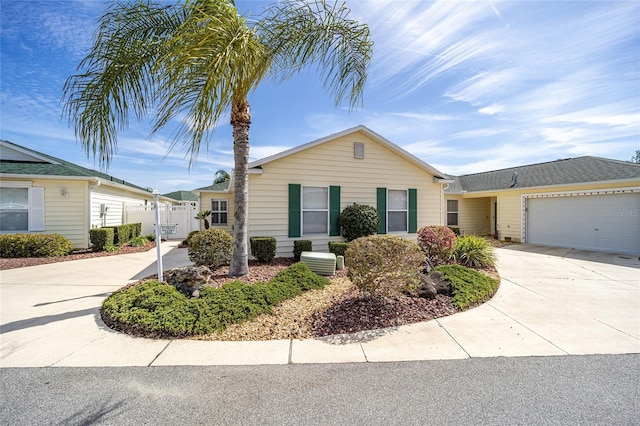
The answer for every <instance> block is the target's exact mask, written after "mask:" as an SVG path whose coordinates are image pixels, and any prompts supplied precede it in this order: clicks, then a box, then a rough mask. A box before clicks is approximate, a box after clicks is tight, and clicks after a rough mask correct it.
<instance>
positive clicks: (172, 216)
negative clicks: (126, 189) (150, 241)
mask: <svg viewBox="0 0 640 426" xmlns="http://www.w3.org/2000/svg"><path fill="white" fill-rule="evenodd" d="M159 207H160V227H161V228H162V238H164V239H167V240H177V239H180V240H183V239H185V238H187V235H189V232H191V231H198V230H199V229H200V221H199V220H198V219H196V218H195V216H196V214H197V213H198V206H196V205H194V204H181V205H171V204H165V203H161V204H160V205H159ZM136 222H140V223H142V235H149V234H155V232H156V231H155V226H156V220H155V211H154V210H153V205H147V206H141V205H126V206H125V222H124V223H136Z"/></svg>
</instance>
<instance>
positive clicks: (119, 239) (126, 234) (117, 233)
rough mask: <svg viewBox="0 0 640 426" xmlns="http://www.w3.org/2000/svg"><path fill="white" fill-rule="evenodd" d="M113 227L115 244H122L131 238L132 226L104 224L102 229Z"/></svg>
mask: <svg viewBox="0 0 640 426" xmlns="http://www.w3.org/2000/svg"><path fill="white" fill-rule="evenodd" d="M106 228H111V229H113V244H115V245H117V246H120V245H122V244H124V243H126V242H127V241H129V240H130V239H131V226H129V225H118V226H103V227H102V228H100V229H106Z"/></svg>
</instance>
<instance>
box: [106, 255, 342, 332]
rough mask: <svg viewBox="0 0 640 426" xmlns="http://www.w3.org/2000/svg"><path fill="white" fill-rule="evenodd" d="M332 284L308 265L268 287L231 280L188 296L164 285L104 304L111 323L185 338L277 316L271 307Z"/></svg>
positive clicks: (151, 284)
mask: <svg viewBox="0 0 640 426" xmlns="http://www.w3.org/2000/svg"><path fill="white" fill-rule="evenodd" d="M329 282H330V281H329V280H328V279H327V278H324V277H321V276H319V275H316V274H314V273H313V272H311V270H310V269H309V267H308V266H307V265H306V264H304V263H300V262H299V263H296V264H294V265H292V266H290V267H289V268H287V269H285V270H283V271H281V272H280V273H279V274H278V275H277V276H276V277H274V278H273V279H272V280H271V281H269V282H268V283H258V284H245V283H243V282H241V281H237V280H236V281H232V282H230V283H227V284H225V285H224V286H222V287H220V288H213V287H203V288H202V289H201V290H200V297H199V298H189V297H187V296H185V295H183V294H182V293H180V292H179V291H178V290H177V289H176V288H175V287H173V286H171V285H167V284H163V283H161V282H159V281H147V282H145V283H143V284H141V285H139V286H135V287H128V288H123V289H121V290H118V291H116V292H115V293H113V294H112V295H110V296H109V297H107V299H105V301H104V302H103V304H102V318H103V319H104V321H105V323H107V324H108V325H110V326H112V327H114V328H116V329H118V330H123V331H128V332H130V333H133V334H136V335H143V336H149V337H154V336H155V337H186V336H194V335H203V334H210V333H213V332H216V331H223V330H224V329H225V328H226V327H227V326H229V325H230V324H234V323H240V322H243V321H246V320H250V319H252V318H255V317H256V316H258V315H260V314H263V313H272V312H273V309H272V307H273V306H275V305H278V304H279V303H281V302H283V301H284V300H286V299H290V298H292V297H295V296H298V295H300V294H302V293H303V292H304V291H307V290H310V289H315V288H322V287H324V286H325V285H327V284H328V283H329Z"/></svg>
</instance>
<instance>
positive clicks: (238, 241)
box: [229, 100, 251, 277]
mask: <svg viewBox="0 0 640 426" xmlns="http://www.w3.org/2000/svg"><path fill="white" fill-rule="evenodd" d="M250 124H251V113H250V112H249V102H247V101H246V100H243V101H242V102H235V103H234V104H233V106H232V107H231V127H233V157H234V162H235V169H234V171H233V173H234V175H233V177H234V186H233V201H234V203H233V204H234V211H233V219H234V228H233V252H232V254H231V264H230V265H229V276H231V277H239V276H243V275H247V274H249V253H248V247H247V216H248V208H249V170H248V165H249V125H250Z"/></svg>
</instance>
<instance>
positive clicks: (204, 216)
mask: <svg viewBox="0 0 640 426" xmlns="http://www.w3.org/2000/svg"><path fill="white" fill-rule="evenodd" d="M210 214H211V210H202V211H201V212H200V213H198V214H197V215H196V219H200V220H204V229H209V226H210V225H209V219H208V218H209V215H210Z"/></svg>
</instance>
